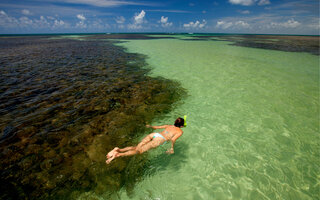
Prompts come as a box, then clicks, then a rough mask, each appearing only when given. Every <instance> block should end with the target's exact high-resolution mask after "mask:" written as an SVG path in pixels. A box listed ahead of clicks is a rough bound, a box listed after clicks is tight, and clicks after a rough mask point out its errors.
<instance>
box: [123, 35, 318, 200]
mask: <svg viewBox="0 0 320 200" xmlns="http://www.w3.org/2000/svg"><path fill="white" fill-rule="evenodd" d="M228 44H230V43H228V42H222V41H182V40H178V39H159V40H131V41H127V42H125V43H121V44H120V45H122V46H124V47H126V48H127V49H128V51H129V52H133V53H141V54H144V55H147V56H148V58H147V63H148V64H149V65H150V67H151V68H152V73H151V76H162V77H165V78H168V79H173V80H176V81H178V82H180V83H181V85H182V87H184V88H186V89H187V92H188V97H186V98H185V99H184V100H183V101H182V102H180V103H179V104H178V105H176V109H175V110H174V111H173V112H171V113H170V114H168V115H167V117H166V118H165V119H163V120H158V121H154V122H153V125H158V124H167V123H171V122H172V121H173V120H174V119H175V118H176V117H177V116H182V115H184V114H188V127H187V128H184V135H183V136H182V137H181V138H180V139H179V140H178V141H177V143H176V153H175V154H174V155H171V156H168V155H165V154H164V151H165V148H159V149H157V150H153V151H152V152H151V153H150V154H149V156H150V162H151V164H150V166H151V167H150V169H147V170H146V172H145V174H146V175H145V177H144V179H143V180H142V181H141V182H139V183H138V184H137V185H136V186H135V189H134V191H133V193H132V194H130V195H129V194H127V192H126V191H124V190H123V191H121V192H120V193H119V194H118V195H119V197H120V198H121V199H319V191H320V181H319V180H320V171H319V163H320V162H319V161H320V160H319V150H320V149H319V143H320V140H319V57H318V56H315V55H310V54H307V53H290V52H282V51H274V50H264V49H255V48H245V47H237V46H231V45H228ZM167 147H169V146H167Z"/></svg>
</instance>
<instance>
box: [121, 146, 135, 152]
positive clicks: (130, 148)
mask: <svg viewBox="0 0 320 200" xmlns="http://www.w3.org/2000/svg"><path fill="white" fill-rule="evenodd" d="M134 149H136V147H126V148H123V149H118V150H117V152H126V151H131V150H134Z"/></svg>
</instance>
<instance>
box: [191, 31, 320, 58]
mask: <svg viewBox="0 0 320 200" xmlns="http://www.w3.org/2000/svg"><path fill="white" fill-rule="evenodd" d="M192 37H193V38H195V39H193V40H202V41H208V40H212V41H213V40H214V41H216V40H220V41H229V42H233V44H231V45H235V46H242V47H251V48H260V49H270V50H279V51H288V52H306V53H311V54H314V55H320V37H319V36H290V35H287V36H285V35H196V36H192Z"/></svg>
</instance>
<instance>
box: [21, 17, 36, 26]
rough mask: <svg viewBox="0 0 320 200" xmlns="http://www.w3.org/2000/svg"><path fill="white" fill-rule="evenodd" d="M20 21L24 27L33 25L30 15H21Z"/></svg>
mask: <svg viewBox="0 0 320 200" xmlns="http://www.w3.org/2000/svg"><path fill="white" fill-rule="evenodd" d="M19 21H20V26H23V27H25V26H26V27H31V26H32V25H33V21H32V20H31V19H29V18H28V17H20V18H19Z"/></svg>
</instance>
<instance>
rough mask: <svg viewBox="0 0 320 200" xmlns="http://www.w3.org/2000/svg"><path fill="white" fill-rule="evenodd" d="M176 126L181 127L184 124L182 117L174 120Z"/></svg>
mask: <svg viewBox="0 0 320 200" xmlns="http://www.w3.org/2000/svg"><path fill="white" fill-rule="evenodd" d="M174 126H176V127H179V128H180V127H181V126H184V119H182V118H181V117H179V118H178V119H176V121H175V122H174Z"/></svg>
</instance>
